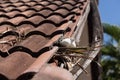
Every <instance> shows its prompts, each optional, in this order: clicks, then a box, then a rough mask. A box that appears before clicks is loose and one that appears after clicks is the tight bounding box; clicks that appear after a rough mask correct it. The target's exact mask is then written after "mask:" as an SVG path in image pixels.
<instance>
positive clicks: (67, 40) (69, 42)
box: [60, 38, 76, 48]
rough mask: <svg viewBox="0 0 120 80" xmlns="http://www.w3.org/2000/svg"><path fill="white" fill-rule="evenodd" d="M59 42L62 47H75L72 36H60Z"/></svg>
mask: <svg viewBox="0 0 120 80" xmlns="http://www.w3.org/2000/svg"><path fill="white" fill-rule="evenodd" d="M60 44H61V45H62V46H64V47H69V48H72V47H76V42H75V40H74V39H72V38H61V39H60Z"/></svg>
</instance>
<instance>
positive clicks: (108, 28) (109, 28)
mask: <svg viewBox="0 0 120 80" xmlns="http://www.w3.org/2000/svg"><path fill="white" fill-rule="evenodd" d="M102 25H103V27H104V32H105V33H107V34H108V35H110V36H111V37H112V38H114V39H115V40H116V41H117V42H119V39H120V27H118V26H115V25H110V24H107V23H103V24H102Z"/></svg>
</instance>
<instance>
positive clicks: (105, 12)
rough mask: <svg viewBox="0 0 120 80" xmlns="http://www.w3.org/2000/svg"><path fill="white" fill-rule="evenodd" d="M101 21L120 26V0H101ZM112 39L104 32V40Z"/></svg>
mask: <svg viewBox="0 0 120 80" xmlns="http://www.w3.org/2000/svg"><path fill="white" fill-rule="evenodd" d="M98 8H99V13H100V17H101V22H105V23H109V24H113V25H118V26H120V0H99V6H98ZM108 39H110V37H109V36H107V35H106V34H104V42H106V41H107V40H108Z"/></svg>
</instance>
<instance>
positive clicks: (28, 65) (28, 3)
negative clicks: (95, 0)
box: [0, 0, 89, 80]
mask: <svg viewBox="0 0 120 80" xmlns="http://www.w3.org/2000/svg"><path fill="white" fill-rule="evenodd" d="M88 2H89V1H88V0H0V79H2V78H5V79H17V78H18V77H19V78H20V76H21V75H23V74H25V73H28V72H29V73H30V72H31V73H30V74H31V75H32V72H38V71H36V70H37V69H38V70H39V68H40V67H41V65H43V64H44V63H46V62H48V61H49V59H50V58H51V57H52V56H53V53H54V52H56V51H57V48H58V47H55V46H54V45H53V44H54V43H55V42H57V41H58V40H59V39H60V38H61V37H62V36H66V37H70V36H71V35H72V33H73V31H74V30H75V28H76V24H77V23H78V20H79V18H80V17H81V16H82V14H83V13H84V10H85V8H86V5H87V4H88ZM71 25H72V26H71ZM26 75H27V74H26ZM26 80H27V79H26Z"/></svg>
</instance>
